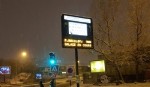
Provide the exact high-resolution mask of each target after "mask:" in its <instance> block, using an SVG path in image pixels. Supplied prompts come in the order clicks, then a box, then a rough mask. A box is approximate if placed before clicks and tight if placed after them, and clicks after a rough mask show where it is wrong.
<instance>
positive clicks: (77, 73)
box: [75, 48, 80, 87]
mask: <svg viewBox="0 0 150 87" xmlns="http://www.w3.org/2000/svg"><path fill="white" fill-rule="evenodd" d="M75 63H76V76H79V70H78V49H77V48H75ZM77 87H80V85H79V82H77Z"/></svg>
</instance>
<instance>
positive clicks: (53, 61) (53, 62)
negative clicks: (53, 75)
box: [49, 53, 56, 65]
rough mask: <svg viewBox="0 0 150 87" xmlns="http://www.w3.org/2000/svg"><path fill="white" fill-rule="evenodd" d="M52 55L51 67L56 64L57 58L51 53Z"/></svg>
mask: <svg viewBox="0 0 150 87" xmlns="http://www.w3.org/2000/svg"><path fill="white" fill-rule="evenodd" d="M49 55H50V65H55V64H56V58H55V54H54V53H49Z"/></svg>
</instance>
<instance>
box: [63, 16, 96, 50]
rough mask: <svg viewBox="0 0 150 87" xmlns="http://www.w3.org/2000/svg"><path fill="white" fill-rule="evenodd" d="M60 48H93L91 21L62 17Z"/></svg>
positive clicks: (76, 17) (75, 17)
mask: <svg viewBox="0 0 150 87" xmlns="http://www.w3.org/2000/svg"><path fill="white" fill-rule="evenodd" d="M61 21H62V47H63V48H93V28H92V19H91V18H85V17H79V16H72V15H66V14H63V15H62V19H61Z"/></svg>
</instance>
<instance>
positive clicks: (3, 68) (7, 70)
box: [0, 66, 11, 74]
mask: <svg viewBox="0 0 150 87" xmlns="http://www.w3.org/2000/svg"><path fill="white" fill-rule="evenodd" d="M0 74H11V68H10V66H0Z"/></svg>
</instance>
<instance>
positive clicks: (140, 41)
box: [129, 0, 149, 80]
mask: <svg viewBox="0 0 150 87" xmlns="http://www.w3.org/2000/svg"><path fill="white" fill-rule="evenodd" d="M148 2H149V0H129V19H130V20H129V25H130V29H132V30H133V33H132V34H133V35H134V36H133V38H132V41H133V42H132V45H133V49H132V50H134V51H136V52H134V53H133V59H134V60H133V61H134V63H135V70H136V80H138V74H139V66H140V64H141V62H142V61H141V59H140V58H141V57H139V55H140V54H139V52H140V50H139V49H140V48H141V47H143V46H144V45H145V44H144V40H145V39H144V38H145V36H144V31H145V29H146V27H147V23H148V22H147V18H146V17H147V13H148V12H147V11H146V8H147V3H148Z"/></svg>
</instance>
